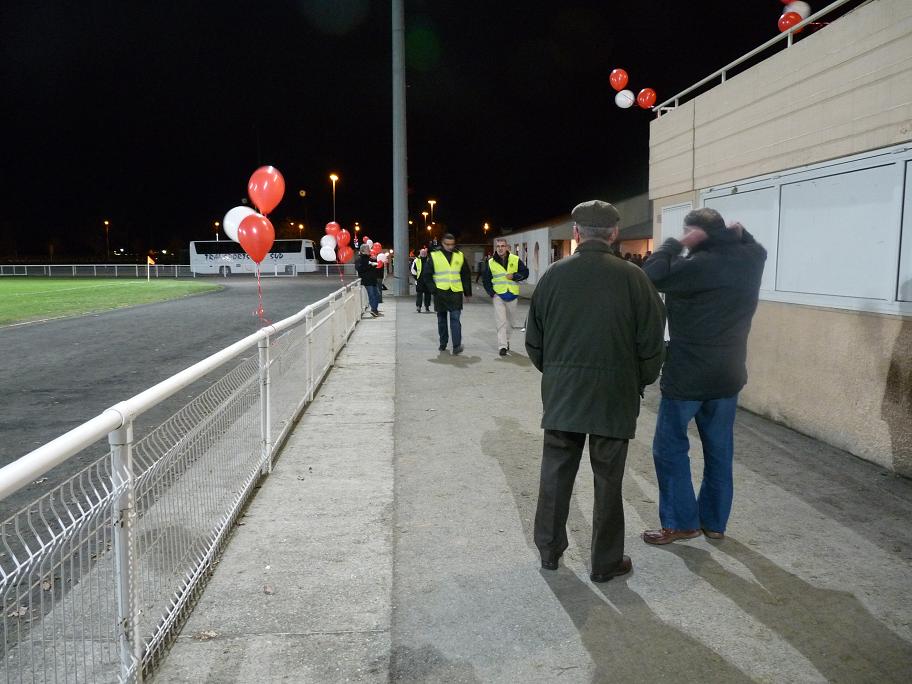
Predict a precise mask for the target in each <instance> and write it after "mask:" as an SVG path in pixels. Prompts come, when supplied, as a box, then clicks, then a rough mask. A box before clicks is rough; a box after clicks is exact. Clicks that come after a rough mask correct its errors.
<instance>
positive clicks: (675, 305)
mask: <svg viewBox="0 0 912 684" xmlns="http://www.w3.org/2000/svg"><path fill="white" fill-rule="evenodd" d="M682 249H683V247H682V246H681V243H680V242H678V241H677V240H675V239H674V238H669V239H668V240H666V241H665V243H664V244H663V245H662V246H661V247H659V249H658V250H656V252H655V254H653V255H652V256H651V257H649V260H648V261H647V262H646V264H645V265H644V266H643V270H644V271H645V272H646V275H648V276H649V279H650V280H652V282H653V284H654V285H655V286H656V289H657V290H658V291H659V292H664V293H665V310H666V312H667V314H668V330H669V334H670V337H671V342H669V344H668V349H667V351H666V354H665V365H664V366H663V367H662V381H661V388H662V395H663V396H665V397H668V398H670V399H685V400H708V399H721V398H723V397H731V396H734V395H735V394H737V393H738V392H740V391H741V388H743V387H744V385H745V384H747V364H746V361H747V336H748V333H750V327H751V319H752V318H753V316H754V312H755V311H756V310H757V299H758V294H759V291H760V278H761V277H762V275H763V265H764V263H765V262H766V250H765V249H764V248H763V247H762V246H761V245H760V244H759V243H758V242H757V241H756V240H754V238H753V236H752V235H751V234H750V233H748V232H747V231H746V230H745V231H742V233H741V235H740V237H739V235H738V232H737V231H735V230H728V229H727V230H724V231H722V232H721V233H718V234H712V235H710V236H709V237H708V238H707V239H706V240H704V241H703V242H702V243H700V244H699V245H697V246H696V247H695V248H694V249H693V251H692V252H691V253H690V254H689V255H688V256H687V257H684V258H682V257H681V256H680V254H681V251H682Z"/></svg>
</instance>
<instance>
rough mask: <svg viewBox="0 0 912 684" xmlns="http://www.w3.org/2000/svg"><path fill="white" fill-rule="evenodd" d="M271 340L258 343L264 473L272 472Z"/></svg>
mask: <svg viewBox="0 0 912 684" xmlns="http://www.w3.org/2000/svg"><path fill="white" fill-rule="evenodd" d="M269 340H270V337H269V336H268V335H267V336H266V337H265V338H263V339H262V340H260V341H259V342H257V348H258V349H259V352H260V442H261V443H262V450H263V466H262V473H263V474H264V475H266V474H268V473H271V472H272V406H271V404H270V401H269Z"/></svg>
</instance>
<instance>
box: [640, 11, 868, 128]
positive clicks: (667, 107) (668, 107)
mask: <svg viewBox="0 0 912 684" xmlns="http://www.w3.org/2000/svg"><path fill="white" fill-rule="evenodd" d="M855 1H857V0H834V2H831V3H830V4H829V5H827V6H826V7H824V8H823V9H822V10H820V11H819V12H815V13H814V14H811V15H809V16H808V18H807V19H805V20H803V21H802V22H801V23H799V24H795V25H794V26H792V27H791V28H790V29H788V30H787V31H783V32H782V33H780V34H779V35H778V36H776V37H775V38H771V39H770V40H768V41H766V42H765V43H763V45H760V46H759V47H756V48H754V49H753V50H751V51H750V52H748V53H747V54H746V55H742V56H741V57H739V58H738V59H736V60H735V61H734V62H731V63H730V64H726V65H725V66H724V67H722V68H721V69H719V70H718V71H716V72H714V73H712V74H710V75H709V76H707V77H706V78H704V79H703V80H702V81H699V82H697V83H694V84H693V85H692V86H690V87H689V88H687V89H686V90H682V91H681V92H680V93H678V94H677V95H675V96H673V97H670V98H668V99H667V100H665V101H664V102H661V103H659V104H657V105H656V106H654V107H653V108H652V111H654V112H655V113H656V115H657V116H662V114H664V113H665V112H671V111H674V110H675V109H677V108H678V107H679V106H680V104H681V98H683V97H684V96H686V95H689V94H690V93H692V92H694V91H696V90H698V89H699V88H701V87H703V86H704V85H706V84H707V83H711V82H712V81H714V80H715V79H717V78H718V79H720V81H719V82H720V83H725V77H726V74H727V73H728V72H729V71H731V70H732V69H734V68H735V67H737V66H739V65H741V64H743V63H744V62H746V61H747V60H749V59H751V58H752V57H756V56H757V55H758V54H760V53H761V52H763V51H764V50H767V49H769V48H770V47H772V46H773V45H775V44H776V43H779V42H781V41H783V40H784V41H786V48H790V47H791V46H792V43H793V42H794V41H793V36H794V35H795V34H796V33H798V32H799V31H800V30H801V29H802V28H804V27H805V26H808V25H809V24H811V23H813V22H815V21H817V20H818V19H820V18H821V17H824V16H826V15H827V14H829V13H830V12H832V11H833V10H836V9H839V8H840V7H842V6H843V5H845V4H846V3H848V2H855Z"/></svg>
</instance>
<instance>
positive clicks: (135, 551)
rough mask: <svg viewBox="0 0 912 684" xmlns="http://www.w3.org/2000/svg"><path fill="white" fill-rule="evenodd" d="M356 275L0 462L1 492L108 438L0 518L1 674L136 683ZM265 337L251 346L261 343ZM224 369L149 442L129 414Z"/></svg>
mask: <svg viewBox="0 0 912 684" xmlns="http://www.w3.org/2000/svg"><path fill="white" fill-rule="evenodd" d="M361 291H362V288H361V287H360V282H358V281H356V282H354V283H351V284H349V285H347V286H345V287H342V288H340V289H339V290H337V291H336V292H334V293H333V294H331V295H330V296H328V297H326V298H324V299H322V300H320V301H319V302H317V303H315V304H312V305H310V306H308V307H306V308H305V309H304V310H302V311H301V312H299V313H298V314H296V315H294V316H292V317H290V318H287V319H285V320H283V321H280V322H278V323H275V324H273V325H271V326H268V327H266V328H263V329H262V330H260V331H259V332H257V333H255V334H253V335H250V336H248V337H246V338H244V339H243V340H241V341H239V342H237V343H235V344H233V345H231V346H230V347H228V348H226V349H223V350H222V351H220V352H218V353H216V354H214V355H212V356H210V357H209V358H207V359H205V360H203V361H201V362H199V363H197V364H195V365H193V366H191V367H190V368H187V369H186V370H184V371H182V372H181V373H178V374H177V375H174V376H172V377H170V378H168V379H167V380H165V381H163V382H161V383H159V384H157V385H155V386H154V387H151V388H149V389H148V390H146V391H144V392H142V393H140V394H138V395H136V396H134V397H132V398H131V399H128V400H126V401H123V402H121V403H119V404H116V405H114V406H113V407H111V408H110V409H107V410H106V411H105V412H103V413H102V414H100V415H98V416H96V417H95V418H93V419H92V420H90V421H88V422H87V423H84V424H82V425H80V426H79V427H77V428H75V429H73V430H71V431H70V432H68V433H66V434H65V435H62V436H61V437H58V438H57V439H55V440H54V441H52V442H49V443H48V444H46V445H44V446H42V447H40V448H39V449H36V450H35V451H32V452H31V453H29V454H26V455H25V456H23V457H22V458H20V459H19V460H17V461H15V462H13V463H11V464H9V465H8V466H6V467H5V468H3V469H0V498H5V497H7V496H9V495H10V494H12V493H13V492H15V491H17V490H18V489H19V488H21V487H22V486H23V485H25V484H27V483H29V482H32V481H34V480H36V479H37V478H39V477H41V475H42V474H44V473H46V472H47V471H49V470H50V469H51V468H53V467H54V466H55V465H58V464H60V463H62V462H63V461H65V460H66V459H68V458H70V457H72V456H74V455H75V454H77V453H79V452H80V451H82V450H84V449H86V448H88V447H91V446H92V445H94V444H96V443H97V442H98V441H100V440H102V439H104V438H105V437H107V438H108V442H109V444H110V451H109V453H108V454H107V455H105V456H104V457H102V458H99V459H98V460H96V461H95V462H93V463H91V464H90V465H89V466H87V467H86V468H84V469H83V470H82V471H81V472H79V473H78V474H76V475H75V476H73V477H71V478H70V479H69V480H67V481H66V482H64V483H63V484H61V485H59V486H57V487H56V488H54V489H53V490H52V491H50V492H48V493H47V494H45V495H44V496H42V497H41V498H40V499H38V500H37V501H34V502H33V503H31V504H30V505H28V506H26V507H25V508H23V509H22V510H21V511H19V512H18V513H16V514H15V515H13V516H11V517H10V518H9V519H7V520H6V521H4V522H3V523H0V596H2V600H3V616H2V620H3V633H2V644H0V646H2V656H3V660H2V664H0V681H3V680H5V681H7V682H26V681H28V682H51V681H53V682H111V681H141V680H142V678H143V676H144V675H145V674H148V673H149V672H151V670H152V669H153V668H154V666H155V664H156V661H157V659H158V657H159V656H160V655H161V654H162V651H163V649H164V647H165V646H166V645H167V643H168V641H169V640H170V638H171V637H173V636H174V635H175V633H176V631H177V630H178V629H179V627H180V625H181V623H182V621H183V619H184V618H185V617H186V615H187V614H188V613H189V611H190V609H191V604H192V601H193V599H194V598H195V596H196V595H197V594H198V592H199V591H200V589H201V587H202V585H203V581H204V580H205V579H206V577H207V576H208V573H209V572H210V571H211V569H212V565H213V561H214V559H215V557H216V554H217V553H218V551H219V549H220V547H221V545H222V543H223V542H224V540H225V539H226V537H227V534H228V531H229V530H230V529H231V527H232V525H233V524H234V522H235V519H236V516H237V515H238V513H239V511H240V510H241V508H242V507H243V506H244V504H245V502H246V501H247V500H248V498H249V497H250V495H251V492H252V491H253V488H254V486H255V485H256V483H257V481H258V480H259V479H260V477H261V476H263V475H265V474H267V473H268V472H269V471H270V470H271V469H272V464H273V460H274V458H275V455H276V453H277V452H278V450H279V448H280V447H281V445H282V444H283V442H284V440H285V438H286V436H287V435H288V433H289V431H290V430H291V428H292V426H293V424H294V421H295V420H296V419H297V417H298V416H299V415H300V412H301V411H302V410H303V408H304V407H305V406H306V404H307V403H309V402H310V401H312V400H313V396H314V393H315V391H316V389H317V387H318V386H319V384H320V383H321V381H322V380H323V378H324V377H325V375H326V373H327V372H328V371H329V369H330V368H331V366H332V364H333V362H334V359H335V358H336V355H337V354H338V352H339V350H340V349H341V347H342V346H343V345H344V344H345V342H346V340H347V339H348V336H349V335H350V334H351V332H352V330H353V329H354V327H355V325H356V323H357V321H358V320H359V319H360V316H361V313H362V311H363V305H362V294H361ZM254 349H256V350H257V353H256V354H251V352H252V351H253V350H254ZM225 364H233V367H231V369H230V370H229V372H228V373H227V374H225V375H224V376H223V377H222V378H221V379H220V380H218V381H217V382H215V383H214V384H213V385H211V386H210V387H209V388H208V389H207V390H205V391H204V392H202V393H201V394H200V395H199V396H197V397H196V398H195V399H194V400H193V401H191V402H190V403H189V404H187V405H186V406H185V407H184V408H182V409H181V410H180V411H178V412H177V413H176V414H174V415H173V416H172V417H171V418H169V419H168V420H166V421H165V422H163V423H162V424H161V425H159V426H157V427H156V428H155V429H154V430H152V431H151V432H150V433H149V434H148V435H146V436H144V437H143V438H142V439H139V440H138V441H134V439H133V422H134V419H135V418H136V417H137V416H139V415H140V414H142V413H143V412H145V411H147V410H149V409H150V408H152V407H153V406H155V405H156V404H158V403H159V402H161V401H163V400H164V399H166V398H167V397H169V396H171V395H172V394H174V393H175V392H177V391H180V390H181V389H183V388H185V387H187V386H189V385H190V384H191V383H193V382H195V381H196V380H198V379H200V378H202V377H204V376H206V375H208V374H209V373H211V372H212V371H214V370H216V369H218V368H220V367H222V366H224V365H225Z"/></svg>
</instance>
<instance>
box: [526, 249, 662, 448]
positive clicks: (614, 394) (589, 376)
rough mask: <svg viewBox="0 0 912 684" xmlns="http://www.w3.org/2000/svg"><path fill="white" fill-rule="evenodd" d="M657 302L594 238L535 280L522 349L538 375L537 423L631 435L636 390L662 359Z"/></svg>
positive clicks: (633, 270) (638, 276)
mask: <svg viewBox="0 0 912 684" xmlns="http://www.w3.org/2000/svg"><path fill="white" fill-rule="evenodd" d="M664 326H665V314H664V311H663V310H662V301H661V300H660V299H659V295H658V293H657V292H656V291H655V288H654V287H653V286H652V285H651V284H650V282H649V279H648V278H647V277H646V276H645V275H644V274H643V272H642V271H641V270H640V269H639V268H638V267H636V266H634V265H633V264H631V263H628V262H626V261H624V260H623V259H618V258H617V257H615V256H613V255H612V253H611V247H610V246H608V245H607V244H605V243H603V242H600V241H598V240H587V241H585V242H583V243H581V244H580V246H579V247H578V248H577V250H576V252H575V253H574V254H573V256H570V257H567V258H566V259H561V260H560V261H558V262H557V263H556V264H554V265H552V266H551V267H550V268H548V270H547V271H546V272H545V274H544V275H543V276H542V277H541V279H540V280H539V281H538V284H537V285H536V286H535V292H534V294H533V295H532V304H531V306H530V308H529V318H528V321H527V323H526V351H528V353H529V358H530V359H531V360H532V363H533V364H535V367H536V368H538V370H540V371H541V373H542V381H541V396H542V405H543V409H544V412H543V414H542V422H541V426H542V427H543V428H544V429H546V430H564V431H567V432H581V433H586V434H594V435H602V436H605V437H613V438H615V439H633V437H634V435H635V432H636V420H637V415H638V414H639V412H640V392H641V391H642V389H643V387H644V386H645V385H648V384H650V383H652V382H654V381H655V379H656V378H657V377H658V375H659V368H660V367H661V365H662V349H663V346H664V345H663V340H662V331H663V329H664Z"/></svg>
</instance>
